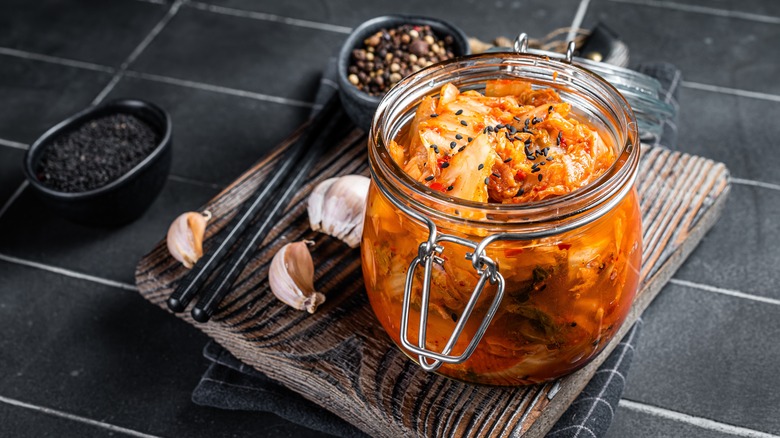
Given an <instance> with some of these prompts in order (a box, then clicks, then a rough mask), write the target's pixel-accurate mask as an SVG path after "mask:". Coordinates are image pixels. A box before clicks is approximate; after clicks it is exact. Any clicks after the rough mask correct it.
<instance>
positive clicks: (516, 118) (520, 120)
mask: <svg viewBox="0 0 780 438" xmlns="http://www.w3.org/2000/svg"><path fill="white" fill-rule="evenodd" d="M512 118H513V119H515V120H517V121H518V122H522V121H523V120H522V119H521V118H520V117H517V116H514V117H512Z"/></svg>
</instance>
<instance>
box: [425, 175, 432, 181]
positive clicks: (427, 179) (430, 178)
mask: <svg viewBox="0 0 780 438" xmlns="http://www.w3.org/2000/svg"><path fill="white" fill-rule="evenodd" d="M425 180H426V181H433V175H431V176H428V177H426V178H425Z"/></svg>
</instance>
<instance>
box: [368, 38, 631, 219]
mask: <svg viewBox="0 0 780 438" xmlns="http://www.w3.org/2000/svg"><path fill="white" fill-rule="evenodd" d="M474 72H477V73H476V75H477V76H479V75H480V74H481V75H495V74H496V73H498V76H494V77H491V78H487V79H498V78H516V79H523V80H529V79H531V81H532V82H534V83H545V81H544V77H545V75H548V76H550V77H552V78H553V81H552V83H545V85H546V86H551V87H552V88H556V89H557V90H558V91H560V90H564V89H566V90H570V91H573V92H585V93H587V92H590V93H591V94H592V97H594V98H598V99H601V100H604V102H601V103H602V104H605V105H604V108H602V109H603V110H607V111H611V112H613V114H611V116H614V118H615V119H616V121H617V123H618V124H619V125H621V126H619V127H618V129H619V130H620V131H621V133H620V134H622V135H623V137H622V138H620V139H614V140H616V141H614V143H615V144H616V145H620V149H619V150H618V151H617V154H616V159H615V162H613V164H612V165H611V166H610V168H609V169H608V170H607V171H606V172H605V173H604V174H602V175H600V176H599V177H598V178H597V179H596V180H594V181H592V182H591V183H589V184H587V185H586V186H584V187H581V188H578V189H577V190H574V191H572V192H569V193H567V194H564V195H560V196H555V197H551V198H548V199H544V200H540V201H535V202H528V203H522V204H502V203H487V202H475V201H470V200H464V199H460V198H454V197H450V196H447V195H446V194H445V193H442V192H439V191H435V190H431V189H430V188H429V187H427V186H426V185H424V184H422V183H421V182H419V181H417V180H415V179H413V178H412V177H410V176H409V175H407V174H406V172H404V170H403V169H402V168H401V166H400V165H399V164H398V163H396V162H395V161H394V160H393V159H392V158H391V157H390V154H389V151H388V149H387V146H386V145H387V143H388V141H389V140H390V139H392V138H393V137H394V135H395V134H396V133H397V132H398V129H394V128H399V127H400V126H403V125H404V124H405V122H404V123H400V124H399V123H398V120H394V119H393V118H394V117H395V118H398V117H400V116H402V115H403V114H402V113H404V110H406V111H405V114H407V115H408V114H409V111H410V109H411V108H416V107H417V105H419V103H420V101H421V100H422V97H424V96H426V95H429V96H435V95H437V94H438V92H439V90H440V89H441V86H442V85H444V83H448V82H449V83H453V82H454V83H455V85H456V86H457V85H458V84H457V82H458V81H463V80H464V79H466V78H468V77H469V75H471V76H474ZM524 74H525V75H526V76H524ZM487 79H485V80H482V83H483V85H484V82H485V81H486V80H487ZM437 81H438V86H436V84H437ZM547 82H550V81H547ZM459 88H460V87H459ZM573 106H574V105H573ZM575 108H577V107H576V106H575ZM591 110H592V109H591ZM391 122H392V123H391ZM396 125H397V126H396ZM618 140H619V141H618ZM368 143H369V154H368V155H369V164H370V170H371V174H372V178H373V179H374V181H375V183H377V184H379V185H382V186H385V187H384V189H385V190H383V191H385V192H389V195H390V196H396V197H397V198H403V199H404V201H405V203H406V204H409V205H410V207H412V208H414V209H416V210H418V211H420V212H424V213H427V215H429V216H436V217H439V218H440V219H444V220H448V221H455V222H459V221H467V222H468V221H469V220H468V219H465V218H464V216H462V215H460V214H455V213H459V212H460V211H462V210H463V209H467V210H475V211H480V212H482V213H485V214H484V217H485V218H486V219H484V220H480V221H479V222H478V223H481V224H492V225H502V224H510V223H511V224H514V225H517V224H530V223H539V222H548V221H550V220H561V219H565V218H568V217H572V216H579V215H582V214H583V213H586V212H587V211H589V210H592V209H594V208H595V207H598V206H599V205H602V204H604V203H605V201H607V200H608V199H610V198H613V197H615V196H619V198H620V199H622V197H623V196H625V194H626V193H627V190H625V187H626V186H633V182H634V180H635V178H636V171H637V169H638V163H639V154H640V150H639V149H640V148H639V134H638V129H637V123H636V119H635V117H634V114H633V111H632V110H631V107H630V106H629V104H628V102H627V101H626V99H625V98H624V97H623V96H622V95H621V94H620V92H619V91H618V90H617V89H616V88H615V87H613V86H612V85H611V84H609V83H608V82H607V81H605V80H604V79H603V78H601V77H600V76H599V75H598V74H596V73H594V72H592V71H590V70H588V69H586V68H584V67H581V66H577V65H574V64H570V63H567V62H564V61H563V60H558V59H553V58H549V57H547V56H541V55H537V54H531V53H512V52H495V53H483V54H478V55H467V56H462V57H458V58H453V59H450V60H447V61H444V62H441V63H438V64H434V65H431V66H428V67H426V68H424V69H421V70H419V71H418V72H416V73H413V74H411V75H409V76H407V77H406V78H404V79H402V80H401V81H400V82H399V83H398V84H396V86H395V87H393V88H392V89H391V90H390V91H389V92H388V93H387V94H386V95H385V96H384V97H383V99H382V100H381V102H380V103H379V107H378V108H377V111H376V113H375V115H374V118H373V121H372V123H371V128H370V131H369V142H368ZM380 179H388V180H389V181H390V183H389V184H385V183H384V181H380ZM613 201H614V200H613ZM574 204H576V205H574ZM608 204H613V202H611V203H608ZM436 207H439V208H436ZM441 207H443V208H441ZM448 211H449V212H448ZM450 212H455V213H450ZM551 212H554V213H555V214H552V215H551V214H550V213H551ZM605 212H606V211H604V212H602V213H601V214H598V215H597V216H596V217H600V216H601V215H602V214H603V213H605ZM518 214H519V215H523V216H524V217H525V219H524V220H519V221H518V220H514V221H507V220H506V218H503V219H498V220H491V219H490V218H491V217H503V216H506V215H518ZM588 216H592V215H588ZM596 217H593V218H592V219H591V220H594V219H595V218H596ZM588 222H590V220H589V221H588Z"/></svg>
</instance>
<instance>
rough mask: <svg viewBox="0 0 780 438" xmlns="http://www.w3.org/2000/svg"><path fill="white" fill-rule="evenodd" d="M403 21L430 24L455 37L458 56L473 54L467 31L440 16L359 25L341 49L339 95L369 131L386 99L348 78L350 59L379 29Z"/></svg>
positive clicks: (396, 18) (389, 17)
mask: <svg viewBox="0 0 780 438" xmlns="http://www.w3.org/2000/svg"><path fill="white" fill-rule="evenodd" d="M403 24H413V25H419V26H424V25H428V26H430V27H431V30H433V33H434V34H436V36H437V37H439V38H444V37H446V36H448V35H449V36H452V38H453V40H454V41H453V44H452V46H453V47H452V49H453V53H452V54H453V55H455V56H456V57H458V56H463V55H468V54H469V53H471V48H470V47H469V39H468V37H467V36H466V34H465V33H463V31H462V30H460V29H459V28H457V27H455V26H454V25H452V24H450V23H447V22H446V21H443V20H439V19H437V18H430V17H420V16H415V15H386V16H382V17H376V18H372V19H370V20H368V21H366V22H364V23H363V24H361V25H360V26H358V27H357V28H356V29H355V30H353V31H352V33H351V34H350V35H349V37H347V40H346V41H345V42H344V45H342V46H341V50H340V51H339V57H338V76H339V78H338V84H339V97H340V98H341V104H342V105H343V106H344V110H345V111H346V112H347V114H349V117H350V118H351V119H352V121H353V122H355V124H356V125H357V126H358V127H360V128H362V129H364V130H366V131H367V130H368V128H369V126H371V119H373V117H374V113H375V112H376V109H377V107H378V106H379V101H380V100H382V96H372V95H370V94H368V93H364V92H363V91H360V90H359V89H358V88H357V87H355V86H354V85H352V84H351V83H350V82H349V80H348V79H347V68H348V67H349V62H350V59H351V57H352V50H354V49H356V48H358V47H362V46H363V41H364V40H365V39H366V38H368V37H369V36H371V35H373V34H374V33H376V32H377V31H378V30H380V29H392V28H394V27H398V26H401V25H403Z"/></svg>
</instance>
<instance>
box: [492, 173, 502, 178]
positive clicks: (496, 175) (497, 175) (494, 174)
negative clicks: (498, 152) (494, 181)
mask: <svg viewBox="0 0 780 438" xmlns="http://www.w3.org/2000/svg"><path fill="white" fill-rule="evenodd" d="M493 176H495V177H496V178H501V174H500V173H497V172H493Z"/></svg>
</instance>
